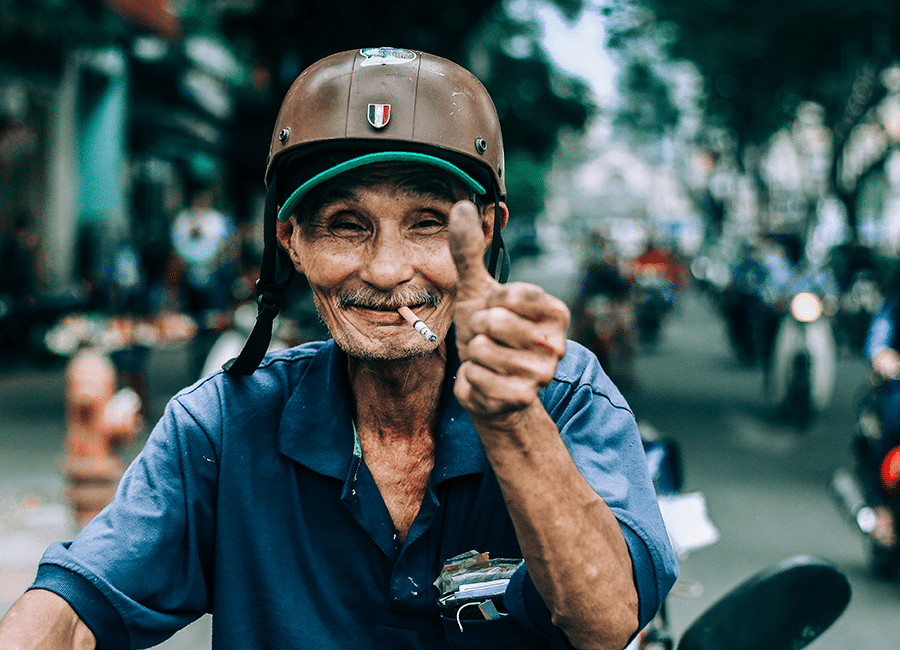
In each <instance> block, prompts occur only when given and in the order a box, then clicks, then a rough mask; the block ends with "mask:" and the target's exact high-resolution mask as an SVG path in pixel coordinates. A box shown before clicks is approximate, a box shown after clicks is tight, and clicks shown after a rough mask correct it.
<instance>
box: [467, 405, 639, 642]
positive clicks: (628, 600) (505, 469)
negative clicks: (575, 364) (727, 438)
mask: <svg viewBox="0 0 900 650" xmlns="http://www.w3.org/2000/svg"><path fill="white" fill-rule="evenodd" d="M527 411H528V412H527V413H523V414H520V415H521V417H519V418H504V421H503V422H502V423H498V422H492V423H489V422H486V421H476V422H475V426H476V429H478V431H479V434H480V435H481V437H482V440H483V441H484V444H485V449H486V451H487V454H488V458H489V459H490V461H491V464H492V466H493V468H494V471H495V473H496V475H497V478H498V481H499V482H500V487H501V489H502V490H503V495H504V498H505V499H506V503H507V507H508V509H509V512H510V516H511V517H512V520H513V524H514V525H515V527H516V532H517V535H518V537H519V543H520V546H521V547H522V552H523V554H524V556H525V559H526V564H527V565H528V572H529V574H530V575H531V578H532V580H533V581H534V584H535V586H536V587H537V589H538V591H539V592H540V594H541V596H542V597H543V598H544V601H545V603H546V604H547V606H548V608H549V609H550V613H551V616H552V617H553V621H554V623H555V624H556V625H557V626H558V627H559V628H560V629H561V630H563V632H565V634H566V636H567V637H568V638H569V641H570V642H572V644H573V645H575V646H576V647H578V648H585V649H587V648H616V649H619V648H622V647H624V645H625V644H626V643H627V641H628V639H629V637H630V636H631V635H633V634H634V632H635V631H636V630H637V626H638V596H637V589H636V588H635V585H634V577H633V569H632V565H631V557H630V555H629V553H628V546H627V544H626V543H625V538H624V536H623V535H622V531H621V528H620V527H619V524H618V521H617V520H616V518H615V516H614V515H613V513H612V511H610V509H609V507H608V506H607V505H606V503H605V502H604V501H603V499H602V498H601V497H600V496H599V495H598V494H597V493H596V492H595V491H594V490H593V489H592V488H591V486H590V485H589V484H588V483H587V481H586V480H585V479H584V477H583V476H582V475H581V473H580V472H579V471H578V468H577V467H576V465H575V463H574V461H573V460H572V457H571V455H570V454H569V452H568V449H566V446H565V444H564V443H563V441H562V439H561V438H560V435H559V432H558V430H557V428H556V424H555V423H554V422H553V420H552V419H551V418H550V416H549V415H547V413H546V411H544V409H543V407H542V406H540V405H537V406H536V407H535V408H530V409H528V410H527Z"/></svg>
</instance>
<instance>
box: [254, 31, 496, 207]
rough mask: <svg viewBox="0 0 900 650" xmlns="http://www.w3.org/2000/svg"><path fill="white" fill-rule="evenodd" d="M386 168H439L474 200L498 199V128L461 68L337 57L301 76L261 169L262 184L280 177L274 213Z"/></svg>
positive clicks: (374, 55)
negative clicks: (356, 173)
mask: <svg viewBox="0 0 900 650" xmlns="http://www.w3.org/2000/svg"><path fill="white" fill-rule="evenodd" d="M384 160H403V161H413V162H421V163H424V164H431V165H435V166H437V167H442V168H444V169H445V170H447V171H450V172H451V173H453V174H454V175H456V176H457V177H459V178H460V179H461V180H463V181H464V182H465V183H466V184H467V185H468V186H469V187H470V188H472V189H473V190H475V192H476V193H478V194H487V193H488V191H489V190H490V188H493V189H494V190H495V191H496V195H497V196H498V198H499V199H500V200H503V199H505V198H506V186H505V182H504V178H503V173H504V169H503V167H504V161H503V139H502V136H501V134H500V122H499V120H498V119H497V112H496V110H495V108H494V104H493V102H492V101H491V98H490V95H488V93H487V91H486V90H485V89H484V86H482V85H481V82H479V81H478V79H476V78H475V76H474V75H473V74H472V73H470V72H469V71H468V70H466V69H464V68H462V67H460V66H458V65H456V64H455V63H452V62H451V61H448V60H447V59H442V58H440V57H438V56H434V55H433V54H427V53H425V52H417V51H412V50H403V49H396V48H387V47H376V48H368V49H361V50H350V51H348V52H340V53H338V54H333V55H331V56H329V57H326V58H324V59H322V60H321V61H318V62H317V63H314V64H312V65H311V66H310V67H309V68H307V69H306V70H304V71H303V73H301V74H300V76H299V77H297V79H296V80H295V81H294V83H293V84H292V86H291V88H290V89H289V90H288V93H287V95H286V96H285V99H284V102H282V105H281V110H280V111H279V113H278V118H277V119H276V121H275V129H274V132H273V135H272V142H271V146H270V149H269V159H268V162H267V165H266V183H267V185H271V183H272V180H273V177H274V176H276V175H277V177H278V181H277V184H278V186H279V190H278V193H279V195H280V196H279V198H280V201H279V204H280V205H282V206H283V208H286V209H283V210H282V212H281V214H284V215H285V217H286V216H287V215H289V214H290V213H291V212H292V210H293V207H295V206H296V204H297V202H298V201H299V200H300V199H301V198H302V196H303V195H305V194H306V192H308V191H309V190H310V189H311V188H312V187H313V186H315V185H317V184H318V183H321V182H323V181H325V180H327V179H329V178H331V177H333V176H336V175H337V174H339V173H341V172H344V171H347V170H349V169H353V168H355V167H359V166H361V165H365V164H368V163H371V162H378V161H384ZM491 198H493V197H491Z"/></svg>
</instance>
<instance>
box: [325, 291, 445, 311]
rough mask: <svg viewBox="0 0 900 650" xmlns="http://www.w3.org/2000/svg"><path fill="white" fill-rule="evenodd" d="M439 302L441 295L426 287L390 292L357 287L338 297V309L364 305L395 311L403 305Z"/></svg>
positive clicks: (363, 306)
mask: <svg viewBox="0 0 900 650" xmlns="http://www.w3.org/2000/svg"><path fill="white" fill-rule="evenodd" d="M439 304H441V299H440V296H436V295H434V294H432V293H430V292H428V291H427V290H425V289H415V288H408V289H400V290H398V291H392V292H390V293H383V292H381V291H376V290H374V289H356V290H353V291H345V292H344V293H342V294H341V295H340V296H338V298H337V307H338V309H349V308H350V307H362V308H365V309H377V310H381V311H393V310H396V309H399V308H400V307H402V306H403V305H407V306H409V305H425V306H426V307H437V306H438V305H439Z"/></svg>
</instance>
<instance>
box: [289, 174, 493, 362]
mask: <svg viewBox="0 0 900 650" xmlns="http://www.w3.org/2000/svg"><path fill="white" fill-rule="evenodd" d="M464 198H467V195H466V190H465V188H464V187H462V186H461V185H460V184H458V183H455V182H453V181H450V180H447V179H444V178H436V179H432V180H429V179H428V178H425V179H419V181H417V182H405V180H404V181H403V182H398V180H397V179H396V178H391V177H390V176H389V175H388V176H385V175H384V174H373V173H366V172H362V173H359V174H355V175H352V176H351V175H349V174H348V175H347V177H346V178H345V177H338V179H335V181H333V182H331V183H329V184H327V185H323V186H322V188H321V189H317V191H316V192H315V193H314V194H311V195H310V196H309V197H308V198H307V199H305V200H304V203H303V204H302V205H301V207H300V209H299V210H298V212H297V213H296V214H295V215H293V216H292V217H291V219H290V220H289V221H288V222H287V223H286V224H284V225H283V226H282V225H279V239H280V241H281V243H282V245H283V246H284V247H285V248H286V249H287V250H288V252H289V253H290V254H291V258H292V259H293V261H294V264H295V266H296V267H297V269H298V270H299V271H301V272H302V273H304V274H305V275H306V277H307V280H308V281H309V283H310V286H311V287H312V290H313V295H314V297H315V301H316V307H317V308H318V310H319V314H320V315H321V317H322V319H323V320H324V321H325V323H326V325H327V326H328V329H329V331H330V332H331V335H332V336H333V337H334V339H335V341H336V342H337V343H338V344H339V345H340V346H341V348H342V349H343V350H344V351H346V352H347V354H349V355H350V356H351V357H355V358H359V359H365V360H392V359H403V358H409V357H413V356H420V355H423V354H427V353H429V352H432V351H434V350H435V349H436V348H437V347H438V346H440V345H442V343H443V340H444V337H445V336H446V334H447V330H448V329H449V327H450V324H451V323H452V321H453V310H454V299H455V295H456V281H457V274H456V267H455V266H454V264H453V259H452V257H451V255H450V250H449V247H448V241H447V223H448V217H449V213H450V208H451V207H452V206H453V204H454V203H455V202H456V201H457V200H459V199H464ZM486 213H487V211H484V212H483V214H486ZM490 223H491V221H490V219H488V221H487V225H486V230H489V229H490ZM485 237H486V239H485V246H487V245H488V244H489V243H490V236H489V232H486V233H485ZM402 305H405V306H407V307H409V308H410V309H412V311H413V312H414V313H415V314H416V316H418V318H420V319H421V320H422V321H424V322H425V323H426V324H427V325H428V326H429V327H430V328H431V329H432V330H433V331H434V332H435V333H436V334H437V335H438V340H437V341H435V342H429V341H426V340H425V339H424V338H423V337H422V336H421V335H420V334H419V333H418V332H416V331H415V330H414V329H413V328H412V326H411V325H410V324H409V323H408V322H407V321H406V320H404V319H403V318H402V317H401V316H400V315H399V314H398V313H397V308H398V307H400V306H402Z"/></svg>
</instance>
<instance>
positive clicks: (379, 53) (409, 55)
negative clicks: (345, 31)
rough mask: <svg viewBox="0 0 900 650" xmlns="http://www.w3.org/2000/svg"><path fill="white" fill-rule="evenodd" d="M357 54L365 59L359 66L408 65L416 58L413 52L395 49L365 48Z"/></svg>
mask: <svg viewBox="0 0 900 650" xmlns="http://www.w3.org/2000/svg"><path fill="white" fill-rule="evenodd" d="M359 53H360V54H362V55H363V56H364V57H366V60H365V61H363V62H362V63H360V65H397V64H398V63H409V62H410V61H413V60H414V59H415V58H416V53H415V52H413V51H411V50H402V49H400V48H396V47H367V48H366V49H364V50H360V51H359Z"/></svg>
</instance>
